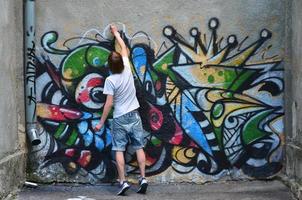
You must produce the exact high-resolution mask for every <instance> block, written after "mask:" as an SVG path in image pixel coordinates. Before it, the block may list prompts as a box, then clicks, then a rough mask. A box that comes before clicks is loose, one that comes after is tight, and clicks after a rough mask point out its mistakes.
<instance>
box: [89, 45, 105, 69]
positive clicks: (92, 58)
mask: <svg viewBox="0 0 302 200" xmlns="http://www.w3.org/2000/svg"><path fill="white" fill-rule="evenodd" d="M109 54H110V52H109V51H108V50H107V49H105V48H103V47H99V46H93V47H90V48H89V49H88V50H87V53H86V55H87V62H88V64H89V65H91V66H93V67H102V66H104V65H105V63H106V62H107V60H108V56H109Z"/></svg>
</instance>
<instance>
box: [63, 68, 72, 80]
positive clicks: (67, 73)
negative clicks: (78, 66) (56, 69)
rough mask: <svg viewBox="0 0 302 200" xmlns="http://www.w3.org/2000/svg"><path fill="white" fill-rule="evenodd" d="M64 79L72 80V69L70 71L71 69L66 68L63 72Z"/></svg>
mask: <svg viewBox="0 0 302 200" xmlns="http://www.w3.org/2000/svg"><path fill="white" fill-rule="evenodd" d="M64 78H66V79H72V69H71V67H68V68H67V69H66V70H65V71H64Z"/></svg>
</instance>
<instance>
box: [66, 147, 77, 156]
mask: <svg viewBox="0 0 302 200" xmlns="http://www.w3.org/2000/svg"><path fill="white" fill-rule="evenodd" d="M74 154H75V149H66V150H65V155H66V156H68V157H72V156H74Z"/></svg>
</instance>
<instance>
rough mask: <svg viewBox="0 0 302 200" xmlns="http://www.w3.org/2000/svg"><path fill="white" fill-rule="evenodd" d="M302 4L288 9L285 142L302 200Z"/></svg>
mask: <svg viewBox="0 0 302 200" xmlns="http://www.w3.org/2000/svg"><path fill="white" fill-rule="evenodd" d="M301 9H302V1H299V0H294V1H291V4H290V7H289V14H288V15H289V16H290V20H289V28H288V29H289V30H291V32H290V33H289V34H290V36H291V41H290V42H291V43H290V44H289V47H290V52H289V53H290V55H291V57H290V62H291V68H290V70H288V71H289V74H288V75H287V77H289V80H291V82H290V84H291V85H290V86H289V87H291V93H289V95H288V96H291V97H292V98H289V99H290V100H289V103H287V104H289V106H290V107H289V108H290V109H291V116H289V119H288V120H287V122H288V123H287V127H288V128H289V131H287V140H286V174H287V175H288V177H289V180H290V181H289V182H290V183H291V185H290V186H291V188H292V190H293V191H294V192H295V193H296V194H297V196H298V198H299V199H300V198H302V124H301V120H302V113H301V111H302V110H301V109H302V103H301V102H302V101H301V100H302V95H301V89H302V88H301V75H302V64H301V63H302V48H301V46H302V14H301V12H300V11H301Z"/></svg>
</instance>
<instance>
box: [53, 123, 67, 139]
mask: <svg viewBox="0 0 302 200" xmlns="http://www.w3.org/2000/svg"><path fill="white" fill-rule="evenodd" d="M65 127H66V124H65V123H60V125H59V127H58V129H57V130H56V132H55V134H54V137H55V138H56V139H60V137H61V135H62V134H63V132H64V130H65Z"/></svg>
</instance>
